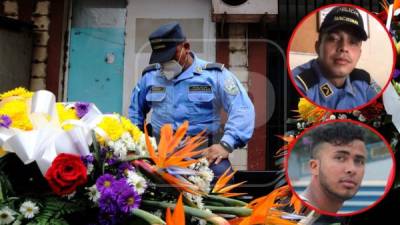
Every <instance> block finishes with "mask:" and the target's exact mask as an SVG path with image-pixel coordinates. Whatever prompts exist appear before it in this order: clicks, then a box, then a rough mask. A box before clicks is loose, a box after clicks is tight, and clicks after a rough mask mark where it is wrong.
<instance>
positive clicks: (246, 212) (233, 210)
mask: <svg viewBox="0 0 400 225" xmlns="http://www.w3.org/2000/svg"><path fill="white" fill-rule="evenodd" d="M205 207H206V208H208V209H210V210H211V211H212V212H213V213H224V214H229V215H236V216H250V215H251V213H252V212H253V210H251V209H249V208H245V207H221V206H208V205H206V206H205Z"/></svg>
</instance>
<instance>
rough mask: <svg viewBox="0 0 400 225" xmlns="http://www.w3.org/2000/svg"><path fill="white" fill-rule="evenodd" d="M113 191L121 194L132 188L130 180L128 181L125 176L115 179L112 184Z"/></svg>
mask: <svg viewBox="0 0 400 225" xmlns="http://www.w3.org/2000/svg"><path fill="white" fill-rule="evenodd" d="M111 189H112V191H113V192H114V194H115V195H120V194H122V193H124V192H125V190H127V189H131V187H130V186H129V184H128V182H127V181H126V179H125V178H122V179H119V180H117V181H114V182H113V183H112V186H111Z"/></svg>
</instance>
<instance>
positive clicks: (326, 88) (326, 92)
mask: <svg viewBox="0 0 400 225" xmlns="http://www.w3.org/2000/svg"><path fill="white" fill-rule="evenodd" d="M319 90H320V91H321V93H322V95H324V97H325V98H327V97H329V96H331V95H333V90H332V89H331V87H329V84H328V83H325V84H323V85H321V86H320V87H319Z"/></svg>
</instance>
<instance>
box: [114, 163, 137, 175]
mask: <svg viewBox="0 0 400 225" xmlns="http://www.w3.org/2000/svg"><path fill="white" fill-rule="evenodd" d="M127 171H135V168H133V166H132V164H130V163H129V162H123V163H121V164H120V165H119V167H118V172H119V173H120V174H125V175H126V174H127Z"/></svg>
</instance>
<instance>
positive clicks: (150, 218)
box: [132, 209, 165, 225]
mask: <svg viewBox="0 0 400 225" xmlns="http://www.w3.org/2000/svg"><path fill="white" fill-rule="evenodd" d="M132 214H133V215H135V216H137V217H140V218H142V219H143V220H145V221H146V222H148V223H149V224H151V225H161V224H165V222H164V221H163V220H162V219H161V218H160V217H158V216H155V215H153V214H151V213H149V212H146V211H144V210H141V209H135V210H133V213H132Z"/></svg>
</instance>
